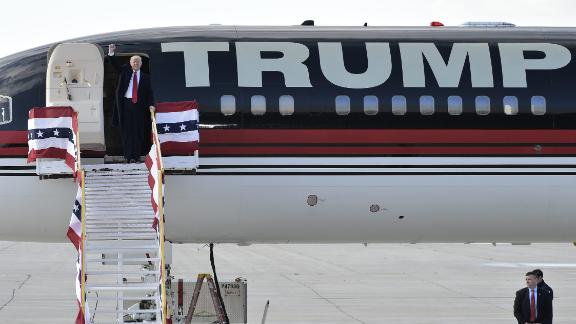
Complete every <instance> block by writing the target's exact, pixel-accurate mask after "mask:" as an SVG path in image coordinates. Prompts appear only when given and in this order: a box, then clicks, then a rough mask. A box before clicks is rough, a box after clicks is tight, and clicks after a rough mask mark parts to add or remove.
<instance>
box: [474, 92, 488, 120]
mask: <svg viewBox="0 0 576 324" xmlns="http://www.w3.org/2000/svg"><path fill="white" fill-rule="evenodd" d="M476 113H477V114H478V115H482V116H484V115H488V114H489V113H490V98H489V97H487V96H477V97H476Z"/></svg>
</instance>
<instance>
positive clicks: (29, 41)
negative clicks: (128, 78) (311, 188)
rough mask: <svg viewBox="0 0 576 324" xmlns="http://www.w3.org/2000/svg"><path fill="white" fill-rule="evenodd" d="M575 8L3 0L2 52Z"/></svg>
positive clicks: (567, 0)
mask: <svg viewBox="0 0 576 324" xmlns="http://www.w3.org/2000/svg"><path fill="white" fill-rule="evenodd" d="M339 3H342V4H339ZM121 6H124V8H123V9H120V7H121ZM575 15H576V1H574V0H474V1H472V0H395V1H389V0H367V1H362V0H353V1H345V0H332V1H327V0H289V1H274V0H229V1H220V0H204V1H198V0H140V1H123V0H98V1H91V2H88V1H83V0H52V1H42V0H28V1H27V0H17V1H14V0H4V1H3V3H2V19H1V20H0V24H1V27H0V37H1V39H2V40H3V41H2V46H1V48H0V57H4V56H7V55H9V54H13V53H16V52H19V51H22V50H26V49H29V48H33V47H36V46H41V45H45V44H49V43H53V42H58V41H63V40H67V39H71V38H75V37H81V36H88V35H94V34H100V33H107V32H113V31H120V30H130V29H139V28H151V27H168V26H195V25H209V24H222V25H299V24H300V23H301V22H302V21H304V20H306V19H313V20H314V21H315V22H316V25H322V26H360V25H362V24H364V23H365V22H367V23H368V24H369V25H372V26H427V25H429V24H430V22H431V21H441V22H442V23H444V24H445V25H460V24H461V23H463V22H466V21H506V22H511V23H514V24H516V25H518V26H576V19H575V18H574V17H575Z"/></svg>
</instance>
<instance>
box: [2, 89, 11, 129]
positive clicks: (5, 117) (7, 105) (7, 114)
mask: <svg viewBox="0 0 576 324" xmlns="http://www.w3.org/2000/svg"><path fill="white" fill-rule="evenodd" d="M11 121H12V98H10V97H8V96H0V125H2V124H8V123H10V122H11Z"/></svg>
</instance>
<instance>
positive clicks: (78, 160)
mask: <svg viewBox="0 0 576 324" xmlns="http://www.w3.org/2000/svg"><path fill="white" fill-rule="evenodd" d="M72 109H74V108H72ZM74 112H75V113H76V120H75V123H76V125H73V126H72V127H73V129H74V128H75V129H76V132H75V135H76V143H74V144H76V172H78V171H80V170H82V161H81V160H82V159H81V154H80V130H79V129H78V114H79V112H77V111H75V110H74ZM74 126H75V127H74ZM74 177H76V174H75V175H74ZM82 186H83V184H82Z"/></svg>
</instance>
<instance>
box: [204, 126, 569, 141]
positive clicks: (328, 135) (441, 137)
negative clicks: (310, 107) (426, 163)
mask: <svg viewBox="0 0 576 324" xmlns="http://www.w3.org/2000/svg"><path fill="white" fill-rule="evenodd" d="M258 143H261V144H281V143H290V144H298V143H303V144H304V143H306V144H313V143H318V144H328V143H331V144H332V143H333V144H338V143H342V144H352V143H358V144H396V143H397V144H407V143H414V144H416V143H419V144H424V143H426V144H432V143H439V144H440V143H454V144H466V143H470V144H473V143H499V144H505V143H561V144H576V130H478V129H474V130H470V129H454V130H445V129H431V130H429V129H426V130H424V129H382V130H380V129H370V130H360V129H314V130H310V129H297V130H292V129H291V130H284V129H281V130H263V129H245V130H244V129H241V130H236V129H201V130H200V145H203V144H258Z"/></svg>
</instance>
